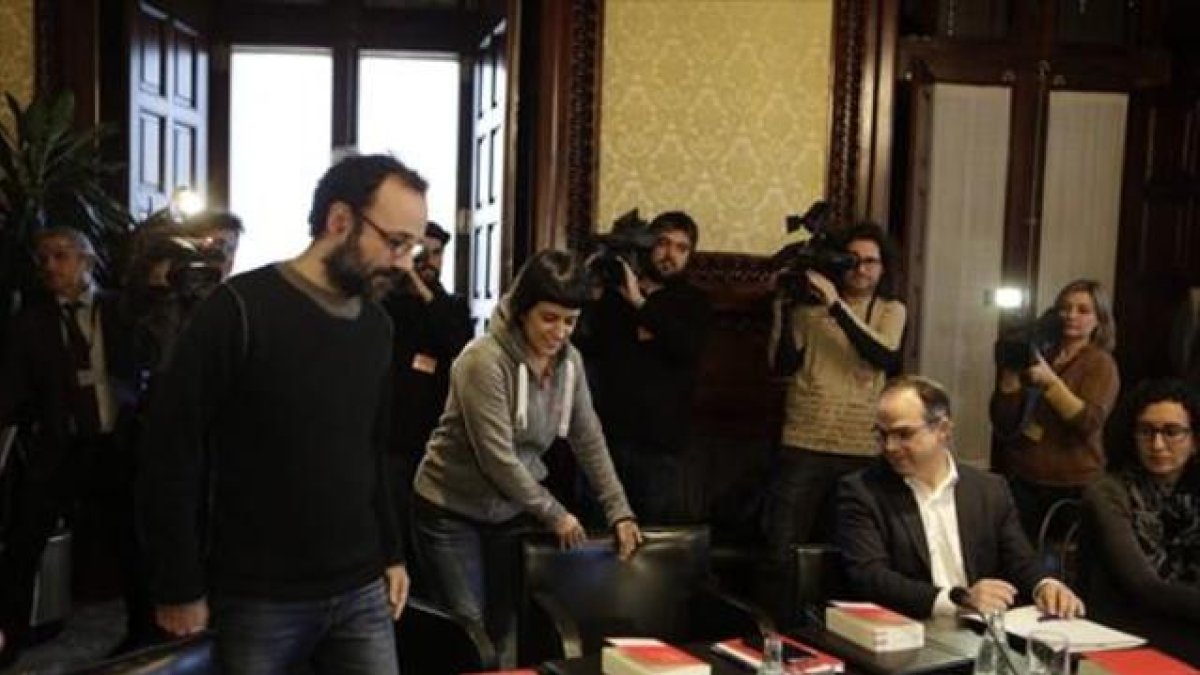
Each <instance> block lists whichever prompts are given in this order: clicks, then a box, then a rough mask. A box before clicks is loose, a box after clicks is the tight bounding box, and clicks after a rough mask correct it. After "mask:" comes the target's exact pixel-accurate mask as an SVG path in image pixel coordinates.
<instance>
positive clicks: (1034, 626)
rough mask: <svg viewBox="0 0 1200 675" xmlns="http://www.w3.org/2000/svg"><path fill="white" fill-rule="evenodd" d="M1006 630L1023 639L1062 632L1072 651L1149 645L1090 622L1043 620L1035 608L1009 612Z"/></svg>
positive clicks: (1134, 636)
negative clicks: (1039, 633) (1030, 635)
mask: <svg viewBox="0 0 1200 675" xmlns="http://www.w3.org/2000/svg"><path fill="white" fill-rule="evenodd" d="M1004 629H1005V630H1006V631H1008V632H1009V633H1011V634H1012V635H1016V636H1017V637H1019V638H1023V639H1024V638H1028V637H1029V634H1030V633H1032V632H1034V631H1038V630H1044V631H1053V632H1055V633H1060V634H1062V635H1065V636H1066V638H1067V641H1068V642H1069V643H1070V646H1071V651H1072V652H1087V651H1093V652H1094V651H1105V650H1109V649H1128V648H1130V647H1137V646H1139V645H1143V644H1145V643H1146V640H1145V639H1143V638H1140V637H1138V636H1136V635H1131V634H1129V633H1123V632H1121V631H1119V630H1116V629H1115V628H1109V627H1108V626H1104V625H1102V624H1098V623H1096V622H1095V621H1089V620H1087V619H1056V618H1046V619H1043V618H1042V612H1041V611H1040V610H1039V609H1038V608H1037V607H1035V606H1034V605H1026V606H1024V607H1017V608H1016V609H1010V610H1008V611H1007V612H1005V614H1004Z"/></svg>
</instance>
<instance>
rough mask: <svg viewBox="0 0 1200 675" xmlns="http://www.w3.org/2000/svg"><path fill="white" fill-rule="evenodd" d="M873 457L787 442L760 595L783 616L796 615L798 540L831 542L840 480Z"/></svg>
mask: <svg viewBox="0 0 1200 675" xmlns="http://www.w3.org/2000/svg"><path fill="white" fill-rule="evenodd" d="M874 461H875V458H874V457H859V456H854V455H837V454H832V453H827V452H815V451H812V450H805V449H803V448H795V447H790V446H784V447H783V448H782V449H781V450H780V453H779V462H778V468H777V470H776V473H775V477H774V479H773V480H772V481H771V485H770V487H769V488H768V494H767V505H766V513H765V514H764V520H765V529H766V534H767V551H766V556H765V560H764V561H763V565H764V569H763V570H762V574H761V575H760V580H761V586H760V588H759V592H758V597H759V600H760V602H761V603H762V604H763V606H765V607H767V608H770V609H771V610H772V611H773V613H774V614H775V616H776V617H777V618H780V619H785V618H789V619H790V618H791V617H787V616H786V615H787V614H791V613H792V612H793V610H794V609H796V608H793V607H791V598H793V597H794V592H793V590H792V559H791V555H790V552H791V547H792V545H793V544H809V543H814V542H832V541H834V540H835V538H836V537H835V534H836V531H835V526H836V519H837V512H836V508H835V507H836V503H835V502H836V496H837V483H838V481H839V480H840V479H841V478H842V476H845V475H846V474H849V473H852V472H854V471H858V470H860V469H863V468H866V467H867V466H870V465H871V464H872V463H873V462H874Z"/></svg>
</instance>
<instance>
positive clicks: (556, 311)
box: [413, 250, 641, 666]
mask: <svg viewBox="0 0 1200 675" xmlns="http://www.w3.org/2000/svg"><path fill="white" fill-rule="evenodd" d="M589 293H590V288H589V286H588V284H587V281H586V280H585V275H584V270H583V266H582V265H581V264H579V261H577V260H576V259H575V257H574V256H572V255H571V254H569V253H566V252H564V251H555V250H546V251H541V252H539V253H537V254H535V255H534V256H533V257H532V258H531V259H530V260H529V262H528V263H527V264H526V265H525V267H524V268H523V269H522V271H521V273H520V274H519V275H518V276H517V279H516V282H515V284H514V286H513V289H512V291H511V292H510V293H509V294H508V295H507V296H505V298H504V299H503V300H502V301H501V303H500V306H499V307H498V308H497V310H496V313H495V315H493V317H492V321H491V323H490V324H489V326H488V332H487V334H486V335H484V336H482V337H479V338H476V339H475V340H474V341H473V342H471V343H470V344H469V345H467V347H466V349H464V350H463V352H462V354H460V355H459V357H458V359H457V360H456V361H455V362H454V365H453V366H452V367H451V372H450V395H449V397H448V398H447V400H446V409H445V411H444V412H443V413H442V417H441V420H440V421H439V422H438V426H437V428H436V429H435V430H434V432H433V435H432V437H430V439H429V443H428V445H427V446H426V454H425V458H424V459H423V460H422V461H421V464H420V466H419V467H418V469H417V475H416V479H415V481H414V484H413V491H414V500H413V517H414V528H413V529H414V538H415V539H416V544H417V554H418V557H419V560H420V562H421V568H420V569H421V571H422V572H424V573H426V574H427V575H428V576H429V579H428V581H429V582H431V588H430V590H431V591H432V592H433V594H434V597H435V599H437V600H438V601H440V602H441V603H442V604H443V605H444V606H445V607H446V608H447V609H448V610H450V611H451V612H453V613H455V614H458V615H460V616H462V617H464V618H466V619H468V620H471V621H475V622H477V623H479V625H481V626H483V627H484V628H485V629H486V630H487V633H488V635H489V636H490V637H491V638H492V640H493V642H494V643H495V644H496V651H497V653H498V654H500V655H501V665H505V666H512V665H513V662H514V660H515V641H514V640H513V632H512V619H513V613H514V611H515V598H514V597H513V595H512V594H513V592H514V588H515V586H516V583H515V576H516V565H517V546H516V543H517V542H516V536H517V535H518V534H519V533H520V532H521V531H524V530H528V529H530V528H533V527H537V526H538V525H541V526H542V527H544V528H545V529H548V530H550V531H552V532H554V534H555V535H556V536H557V537H558V540H559V542H560V544H561V545H562V547H563V548H573V547H575V546H578V545H579V544H581V543H583V541H584V540H585V539H586V537H587V534H586V533H585V532H584V529H583V527H582V526H581V525H580V523H579V520H578V519H577V518H576V517H575V515H573V514H572V513H570V512H569V511H567V509H566V508H565V507H564V506H563V505H562V504H560V503H559V501H558V500H557V499H555V498H554V496H553V495H552V494H551V493H550V491H549V490H547V489H546V488H545V487H544V486H543V485H541V483H540V481H541V480H542V479H544V478H545V477H546V465H545V464H543V462H542V455H543V454H545V452H546V451H547V450H549V449H550V446H551V444H553V443H554V441H555V439H557V438H564V439H566V440H567V441H568V442H569V444H570V446H571V450H572V451H573V452H574V454H575V459H576V461H577V462H578V464H579V466H580V468H581V469H582V470H583V473H584V474H585V475H586V477H587V479H588V484H589V485H591V486H592V488H593V491H594V492H595V494H596V499H597V501H598V502H599V503H600V505H601V506H602V507H603V509H604V513H605V516H606V519H607V522H608V524H609V526H610V527H611V528H612V529H613V532H614V534H615V537H614V538H615V540H616V546H617V549H618V554H619V555H620V556H621V557H622V558H628V557H629V556H630V555H632V554H633V552H634V549H635V548H636V547H637V545H638V543H639V542H640V541H641V532H640V531H639V530H638V526H637V523H636V521H635V520H634V516H633V512H632V511H631V510H630V508H629V503H628V502H627V501H626V499H625V492H624V490H623V489H622V487H621V483H620V481H619V480H618V479H617V475H616V472H615V471H614V470H613V464H612V460H611V458H610V457H609V453H608V447H607V445H606V443H605V440H604V434H603V433H602V431H601V428H600V421H599V419H598V418H597V416H596V412H595V410H594V409H593V408H592V400H591V394H590V393H589V391H588V385H587V379H586V378H585V377H584V372H583V360H582V358H581V357H580V355H579V352H578V351H577V350H576V349H575V347H574V346H572V345H571V343H570V336H571V332H572V330H574V328H575V322H576V321H577V319H578V318H579V313H580V308H581V307H582V305H583V303H584V301H585V300H586V299H587V298H588V296H589Z"/></svg>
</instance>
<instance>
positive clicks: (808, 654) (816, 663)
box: [712, 635, 846, 675]
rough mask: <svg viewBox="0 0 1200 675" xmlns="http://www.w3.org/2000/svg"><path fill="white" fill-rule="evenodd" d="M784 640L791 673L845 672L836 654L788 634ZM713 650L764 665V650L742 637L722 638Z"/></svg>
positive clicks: (782, 638)
mask: <svg viewBox="0 0 1200 675" xmlns="http://www.w3.org/2000/svg"><path fill="white" fill-rule="evenodd" d="M779 639H780V641H782V642H783V661H784V664H785V665H786V666H787V667H788V668H789V670H788V672H790V673H805V674H806V675H809V674H816V673H844V672H846V664H845V663H844V662H843V661H842V660H841V659H839V658H837V657H836V656H832V655H830V654H826V653H825V652H823V651H821V650H819V649H817V648H815V647H810V646H808V645H806V644H804V643H803V642H800V641H799V640H793V639H792V638H790V637H787V636H786V635H781V636H779ZM712 650H713V651H714V652H716V653H718V654H721V655H723V656H728V657H729V658H731V659H735V660H737V661H740V662H742V663H744V664H746V665H748V666H750V667H751V668H754V669H757V668H758V667H759V666H761V665H762V652H761V651H760V650H758V649H757V648H755V647H753V646H751V645H748V644H746V641H745V640H743V639H742V638H734V639H732V640H722V641H721V642H718V643H716V644H714V645H713V646H712Z"/></svg>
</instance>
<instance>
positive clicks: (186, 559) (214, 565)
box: [139, 267, 403, 604]
mask: <svg viewBox="0 0 1200 675" xmlns="http://www.w3.org/2000/svg"><path fill="white" fill-rule="evenodd" d="M303 285H304V282H303V280H302V279H299V278H298V277H296V275H295V274H294V273H287V274H286V278H285V270H284V269H283V268H281V267H264V268H260V269H258V270H255V271H253V272H250V273H248V274H244V275H241V276H238V277H235V278H234V279H232V280H231V281H230V282H229V284H228V285H226V286H222V287H220V288H219V289H218V290H216V291H215V292H214V293H213V295H212V296H210V297H209V298H208V299H207V300H206V301H204V303H203V304H201V306H200V307H199V308H198V310H197V312H196V314H195V316H194V317H193V319H192V321H191V323H190V324H189V326H188V327H187V329H186V330H185V331H184V333H183V334H182V336H181V337H180V339H179V343H178V348H177V349H176V351H175V353H174V355H173V357H172V359H171V361H170V362H169V364H168V365H167V368H166V371H165V372H164V373H163V375H162V376H161V379H160V381H159V382H158V384H157V386H156V389H155V392H154V398H153V400H152V401H151V404H150V405H151V409H150V417H149V421H148V424H147V428H146V433H145V438H144V443H143V446H142V462H143V467H144V470H143V472H142V475H141V476H140V485H139V489H140V497H141V498H142V499H143V502H142V504H141V505H140V508H139V512H140V513H141V515H142V518H143V526H144V528H145V535H146V542H147V547H148V552H149V554H150V559H151V561H152V563H153V565H154V570H153V571H154V586H155V591H156V600H157V602H159V603H160V604H175V603H181V602H187V601H191V600H195V599H198V598H200V597H201V596H203V595H205V594H206V593H208V592H210V591H215V592H217V593H229V594H234V595H246V596H253V597H262V598H269V599H277V600H302V599H316V598H323V597H328V596H331V595H334V594H337V593H341V592H344V591H347V590H351V589H353V588H355V587H357V586H361V585H362V584H365V583H367V582H369V581H370V580H371V579H373V578H378V577H380V576H381V575H382V572H383V568H384V566H385V565H387V564H394V563H397V562H400V561H402V558H403V556H402V551H401V550H400V544H399V541H398V538H397V536H396V522H395V514H394V513H393V510H392V508H391V507H390V505H391V499H390V494H389V488H388V485H387V482H386V478H385V477H386V472H385V471H383V470H382V458H383V450H384V445H385V441H386V432H387V422H386V405H387V393H388V392H387V384H388V368H389V361H390V356H389V355H390V344H389V343H390V333H391V325H390V322H389V320H388V318H387V316H386V315H385V314H384V312H383V311H382V310H381V309H380V308H379V306H378V305H376V304H374V303H369V302H366V303H362V304H361V305H357V306H356V304H355V303H356V302H357V301H352V302H346V301H343V302H342V303H341V304H340V305H339V304H337V303H336V302H334V301H330V300H328V299H327V300H326V303H318V301H317V295H316V294H318V293H319V290H318V289H312V288H308V289H306V290H302V286H303ZM355 310H357V311H355ZM210 449H211V452H209V451H208V450H210ZM202 522H206V523H207V526H206V527H203V528H202V527H200V525H199V523H202Z"/></svg>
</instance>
